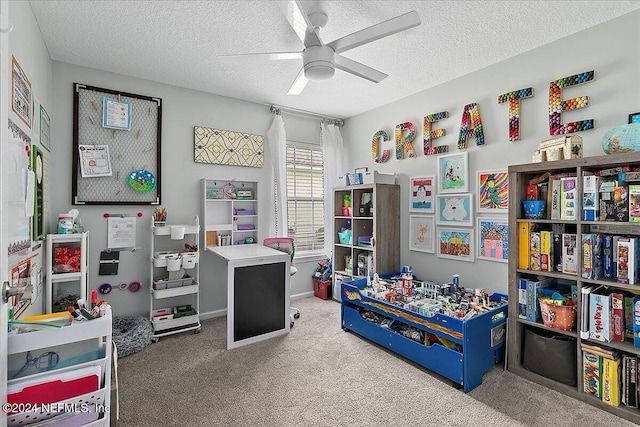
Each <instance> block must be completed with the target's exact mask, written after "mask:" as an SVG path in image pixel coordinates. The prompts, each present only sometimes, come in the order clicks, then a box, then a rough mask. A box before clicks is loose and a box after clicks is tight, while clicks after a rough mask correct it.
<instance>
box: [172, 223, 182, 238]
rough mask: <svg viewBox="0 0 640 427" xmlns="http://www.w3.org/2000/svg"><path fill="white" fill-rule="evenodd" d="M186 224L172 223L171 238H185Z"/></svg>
mask: <svg viewBox="0 0 640 427" xmlns="http://www.w3.org/2000/svg"><path fill="white" fill-rule="evenodd" d="M184 231H185V228H184V225H172V226H171V238H172V239H173V240H182V239H184Z"/></svg>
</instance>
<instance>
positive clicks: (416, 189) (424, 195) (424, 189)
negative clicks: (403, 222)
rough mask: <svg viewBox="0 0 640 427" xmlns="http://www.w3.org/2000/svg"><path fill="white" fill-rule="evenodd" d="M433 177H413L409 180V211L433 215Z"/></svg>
mask: <svg viewBox="0 0 640 427" xmlns="http://www.w3.org/2000/svg"><path fill="white" fill-rule="evenodd" d="M435 184H436V177H435V176H422V177H413V178H410V179H409V189H410V191H411V194H409V203H410V205H409V211H410V212H424V213H434V196H435V190H436V188H435Z"/></svg>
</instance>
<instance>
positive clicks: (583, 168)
mask: <svg viewBox="0 0 640 427" xmlns="http://www.w3.org/2000/svg"><path fill="white" fill-rule="evenodd" d="M626 167H631V168H633V167H635V168H640V153H637V152H633V153H624V154H616V155H609V156H597V157H587V158H580V159H570V160H559V161H553V162H542V163H530V164H523V165H513V166H510V167H509V195H510V197H509V199H510V200H509V227H510V229H511V230H518V232H515V233H510V235H509V247H511V248H514V250H512V251H510V252H509V268H508V276H509V316H508V323H509V327H508V335H509V336H508V340H509V345H508V350H507V367H508V369H509V370H510V371H511V372H513V373H514V374H516V375H519V376H522V377H524V378H526V379H529V380H531V381H533V382H535V383H538V384H541V385H544V386H546V387H548V388H551V389H553V390H556V391H558V392H560V393H563V394H566V395H569V396H571V397H574V398H576V399H579V400H581V401H583V402H586V403H588V404H591V405H593V406H596V407H598V408H600V409H603V410H605V411H608V412H611V413H613V414H616V415H618V416H620V417H622V418H625V419H627V420H629V421H632V422H634V423H636V424H640V409H638V408H637V407H629V406H625V405H624V404H623V403H620V404H619V405H618V406H616V405H611V404H608V403H605V402H603V399H602V397H596V396H594V395H593V394H590V393H589V392H587V391H585V386H584V378H583V373H584V372H583V370H584V369H583V356H584V353H583V350H582V347H581V344H582V343H584V344H587V345H596V346H599V347H606V348H609V349H613V351H614V352H616V351H617V353H618V354H619V355H620V358H621V360H622V359H624V356H627V357H629V358H633V359H637V358H638V357H640V346H635V345H634V342H633V338H629V336H628V335H627V336H625V337H624V340H623V341H620V340H619V338H620V334H619V333H618V334H617V335H616V337H617V338H618V339H614V332H612V333H611V341H609V342H603V341H600V340H596V339H593V338H589V336H590V335H589V327H590V325H589V320H590V317H591V313H590V311H589V301H590V298H591V295H592V294H593V293H599V294H604V295H605V298H607V299H609V300H610V297H609V296H608V295H609V294H610V293H619V294H623V296H627V297H629V296H633V295H634V293H636V294H637V293H638V291H640V282H636V284H635V285H634V284H624V283H619V282H618V281H617V280H616V278H615V276H614V277H613V278H605V277H598V278H585V277H582V272H583V269H584V268H585V267H588V266H589V265H588V262H585V259H589V258H588V257H585V255H586V254H587V252H585V249H583V237H584V236H585V235H587V234H600V235H601V236H600V237H601V238H602V240H604V239H605V237H606V236H607V235H620V236H631V237H633V236H638V235H640V227H638V225H639V224H640V223H637V222H636V223H634V222H622V221H613V220H611V221H597V220H596V221H589V220H586V218H587V217H586V216H585V215H587V213H586V212H587V211H588V208H585V209H583V203H584V200H588V196H587V195H586V194H585V193H588V192H589V188H588V186H587V185H585V179H584V177H585V176H589V175H597V174H598V173H599V171H606V172H613V171H614V170H615V169H616V168H621V169H622V168H626ZM545 173H550V174H551V175H553V176H558V175H561V174H563V175H565V176H567V175H569V176H573V177H576V180H575V193H574V197H575V199H574V201H575V202H574V204H573V205H571V207H572V209H573V212H572V214H573V215H575V220H574V219H555V218H556V216H551V212H549V211H547V219H527V218H525V215H524V209H523V207H522V204H521V201H522V200H526V199H527V185H528V184H530V181H531V180H534V181H535V179H536V178H537V177H540V176H543V175H544V174H545ZM606 180H618V181H622V179H618V176H617V174H614V173H612V174H611V175H609V176H606V177H605V176H602V177H601V178H600V182H602V181H606ZM639 184H640V183H639ZM538 185H540V184H538ZM543 185H544V184H543ZM552 185H553V184H552V183H548V184H547V187H548V191H547V194H548V197H547V198H546V199H547V205H550V204H551V202H552V200H551V198H550V196H551V188H552ZM598 185H599V184H598ZM617 186H619V187H622V184H620V183H619V184H618V185H617ZM598 194H600V193H598ZM566 200H570V199H565V201H566ZM596 205H597V206H600V202H596ZM562 206H564V205H563V204H562V203H560V207H562ZM617 209H618V208H616V212H618V211H617ZM550 218H554V219H550ZM558 218H560V217H558ZM596 219H599V217H596ZM523 230H526V233H525V232H524V231H523ZM540 230H542V231H549V232H550V233H551V234H550V236H551V245H552V246H553V243H554V240H553V237H554V236H553V235H554V234H556V235H561V234H562V233H566V234H575V236H576V237H575V247H574V248H573V251H571V252H570V253H569V254H568V255H565V256H573V257H574V259H573V261H574V265H575V269H576V271H577V274H576V273H571V274H568V273H567V272H566V271H565V272H562V271H558V269H557V265H558V262H560V264H561V265H562V262H561V261H562V260H561V257H557V256H556V257H555V258H556V259H555V260H552V259H551V258H554V257H553V251H551V252H550V254H549V258H550V259H549V262H548V265H549V266H551V267H550V269H551V270H555V271H540V270H537V268H538V264H536V263H535V262H533V263H532V262H531V255H530V253H529V252H528V251H529V250H530V249H531V241H530V240H529V239H530V238H531V232H532V231H534V232H537V231H540ZM523 236H524V237H523ZM536 238H537V237H535V236H534V241H535V239H536ZM523 239H527V240H526V242H524V240H523ZM556 241H557V240H556ZM521 242H523V243H522V245H521ZM558 247H560V249H561V250H560V252H563V250H562V245H560V246H556V250H555V253H556V254H557V253H558V250H557V248H558ZM525 252H526V254H525ZM583 258H584V259H583ZM534 259H535V257H534ZM612 259H613V258H612ZM636 259H637V261H638V262H640V256H638V255H636ZM540 265H544V264H540ZM534 266H535V268H534ZM554 267H556V268H554ZM547 278H551V279H552V280H556V281H560V282H561V283H564V284H565V285H566V286H567V287H570V286H571V285H573V292H574V295H577V315H576V322H575V327H574V328H573V330H571V331H560V330H557V329H552V328H550V327H548V326H546V325H544V324H543V321H542V320H541V319H537V320H536V321H532V319H531V316H529V318H528V319H525V318H521V317H519V315H520V314H521V313H522V310H523V308H522V307H523V304H522V301H521V300H519V298H520V297H521V296H523V295H525V296H526V291H523V290H522V289H521V287H522V283H521V281H520V280H521V279H525V280H527V281H540V280H543V279H547ZM583 288H584V289H583ZM589 289H591V290H592V292H591V293H586V291H587V290H589ZM583 290H584V292H583ZM523 292H524V294H523ZM632 292H633V293H632ZM585 295H586V298H584V296H585ZM636 296H638V295H636ZM534 297H535V291H534ZM533 301H535V303H536V304H537V298H533ZM527 307H528V306H527ZM622 318H623V319H624V314H623V315H622ZM605 329H607V327H606V326H605ZM532 332H533V333H534V334H538V335H539V336H542V335H544V334H545V333H546V334H547V336H549V333H551V332H552V333H553V337H551V338H546V339H551V340H555V339H560V340H563V341H564V342H565V343H568V344H566V345H567V346H568V347H567V348H568V349H569V350H570V351H567V352H565V353H556V354H548V355H547V354H545V355H544V356H543V357H545V358H548V360H546V362H547V363H548V364H551V365H556V366H567V367H569V366H575V367H576V368H575V383H576V385H567V384H566V383H563V382H561V381H560V380H559V379H558V378H553V376H552V375H549V374H548V373H544V374H543V373H542V372H534V371H533V370H529V369H527V367H526V366H525V365H527V363H525V359H527V357H530V355H527V354H525V351H527V350H526V348H527V345H526V344H527V342H526V341H527V338H526V337H528V336H531V333H532ZM622 335H625V334H624V331H623V332H622ZM585 337H586V338H585ZM529 351H530V350H529ZM574 357H575V360H573V358H574ZM576 362H577V363H576ZM621 367H622V361H621ZM529 368H531V367H529ZM567 369H573V368H567ZM565 372H569V371H565ZM569 376H571V374H570V372H569ZM621 377H624V372H622V369H621ZM601 390H602V389H601ZM619 391H620V395H623V394H624V389H623V388H621V389H620V390H619ZM636 400H638V399H636Z"/></svg>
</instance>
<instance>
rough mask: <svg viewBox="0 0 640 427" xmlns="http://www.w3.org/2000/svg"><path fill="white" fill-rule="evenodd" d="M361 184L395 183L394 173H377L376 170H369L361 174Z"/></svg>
mask: <svg viewBox="0 0 640 427" xmlns="http://www.w3.org/2000/svg"><path fill="white" fill-rule="evenodd" d="M362 183H363V184H395V183H396V174H395V173H379V172H378V171H370V172H365V173H363V174H362Z"/></svg>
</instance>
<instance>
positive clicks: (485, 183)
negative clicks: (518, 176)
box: [477, 170, 509, 213]
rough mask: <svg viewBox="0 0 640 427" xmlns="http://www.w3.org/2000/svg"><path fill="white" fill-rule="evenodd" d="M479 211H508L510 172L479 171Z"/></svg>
mask: <svg viewBox="0 0 640 427" xmlns="http://www.w3.org/2000/svg"><path fill="white" fill-rule="evenodd" d="M477 182H478V212H494V213H506V212H507V210H508V209H509V172H507V171H506V170H490V171H478V181H477Z"/></svg>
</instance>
